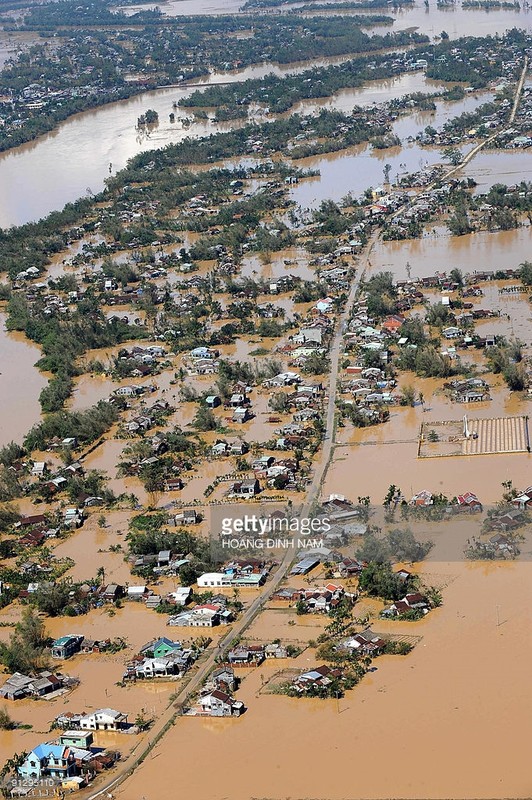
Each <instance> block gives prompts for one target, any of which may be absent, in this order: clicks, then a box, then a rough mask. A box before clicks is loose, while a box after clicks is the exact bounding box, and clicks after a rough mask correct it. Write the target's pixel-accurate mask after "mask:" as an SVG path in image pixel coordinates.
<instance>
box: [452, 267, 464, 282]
mask: <svg viewBox="0 0 532 800" xmlns="http://www.w3.org/2000/svg"><path fill="white" fill-rule="evenodd" d="M449 278H450V279H451V280H452V282H453V283H457V284H458V286H459V287H462V286H463V285H464V275H463V273H462V270H460V269H458V268H457V267H454V269H452V270H451V272H450V273H449Z"/></svg>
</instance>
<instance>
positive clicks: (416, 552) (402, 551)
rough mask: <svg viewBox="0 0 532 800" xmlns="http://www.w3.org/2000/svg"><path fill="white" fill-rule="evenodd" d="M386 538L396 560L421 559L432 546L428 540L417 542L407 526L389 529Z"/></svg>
mask: <svg viewBox="0 0 532 800" xmlns="http://www.w3.org/2000/svg"><path fill="white" fill-rule="evenodd" d="M387 540H388V546H389V548H390V552H391V554H392V555H393V556H394V557H395V558H396V559H397V560H398V561H411V562H412V561H422V560H423V559H424V558H425V556H426V555H427V553H428V552H429V550H430V549H431V548H432V546H433V543H432V542H429V541H427V542H418V541H417V539H416V538H415V537H414V534H413V533H412V531H411V530H409V529H408V528H406V529H404V530H401V529H399V528H397V529H395V530H393V531H390V532H389V533H388V536H387Z"/></svg>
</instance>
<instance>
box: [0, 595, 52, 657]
mask: <svg viewBox="0 0 532 800" xmlns="http://www.w3.org/2000/svg"><path fill="white" fill-rule="evenodd" d="M48 642H49V638H48V636H47V635H46V631H45V628H44V623H43V622H42V620H41V619H39V617H38V615H37V613H36V612H35V611H34V610H33V609H31V608H27V609H24V611H23V612H22V619H21V620H20V622H17V624H16V625H15V630H14V631H13V633H12V634H11V636H10V639H9V642H8V643H4V642H0V661H1V662H2V664H3V665H4V666H5V667H6V669H7V670H8V671H9V672H23V673H32V672H34V671H35V670H37V669H42V668H44V667H46V666H47V663H48V658H47V656H46V653H45V647H46V645H47V644H48Z"/></svg>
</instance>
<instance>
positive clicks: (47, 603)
mask: <svg viewBox="0 0 532 800" xmlns="http://www.w3.org/2000/svg"><path fill="white" fill-rule="evenodd" d="M70 591H71V587H70V586H69V585H68V584H67V583H56V584H55V585H54V586H43V587H40V588H39V589H37V591H36V592H35V594H34V595H33V598H32V601H33V602H34V603H35V605H36V606H37V608H38V609H39V611H42V612H43V613H45V614H48V616H49V617H57V616H59V615H60V614H62V613H63V611H64V609H65V608H66V606H67V605H68V604H69V601H70Z"/></svg>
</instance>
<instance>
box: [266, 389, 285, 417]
mask: <svg viewBox="0 0 532 800" xmlns="http://www.w3.org/2000/svg"><path fill="white" fill-rule="evenodd" d="M268 405H269V406H270V408H271V410H272V411H277V412H278V413H279V414H284V413H286V412H287V411H289V410H290V400H289V399H288V395H287V394H285V393H284V392H275V394H272V396H271V397H270V399H269V400H268Z"/></svg>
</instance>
